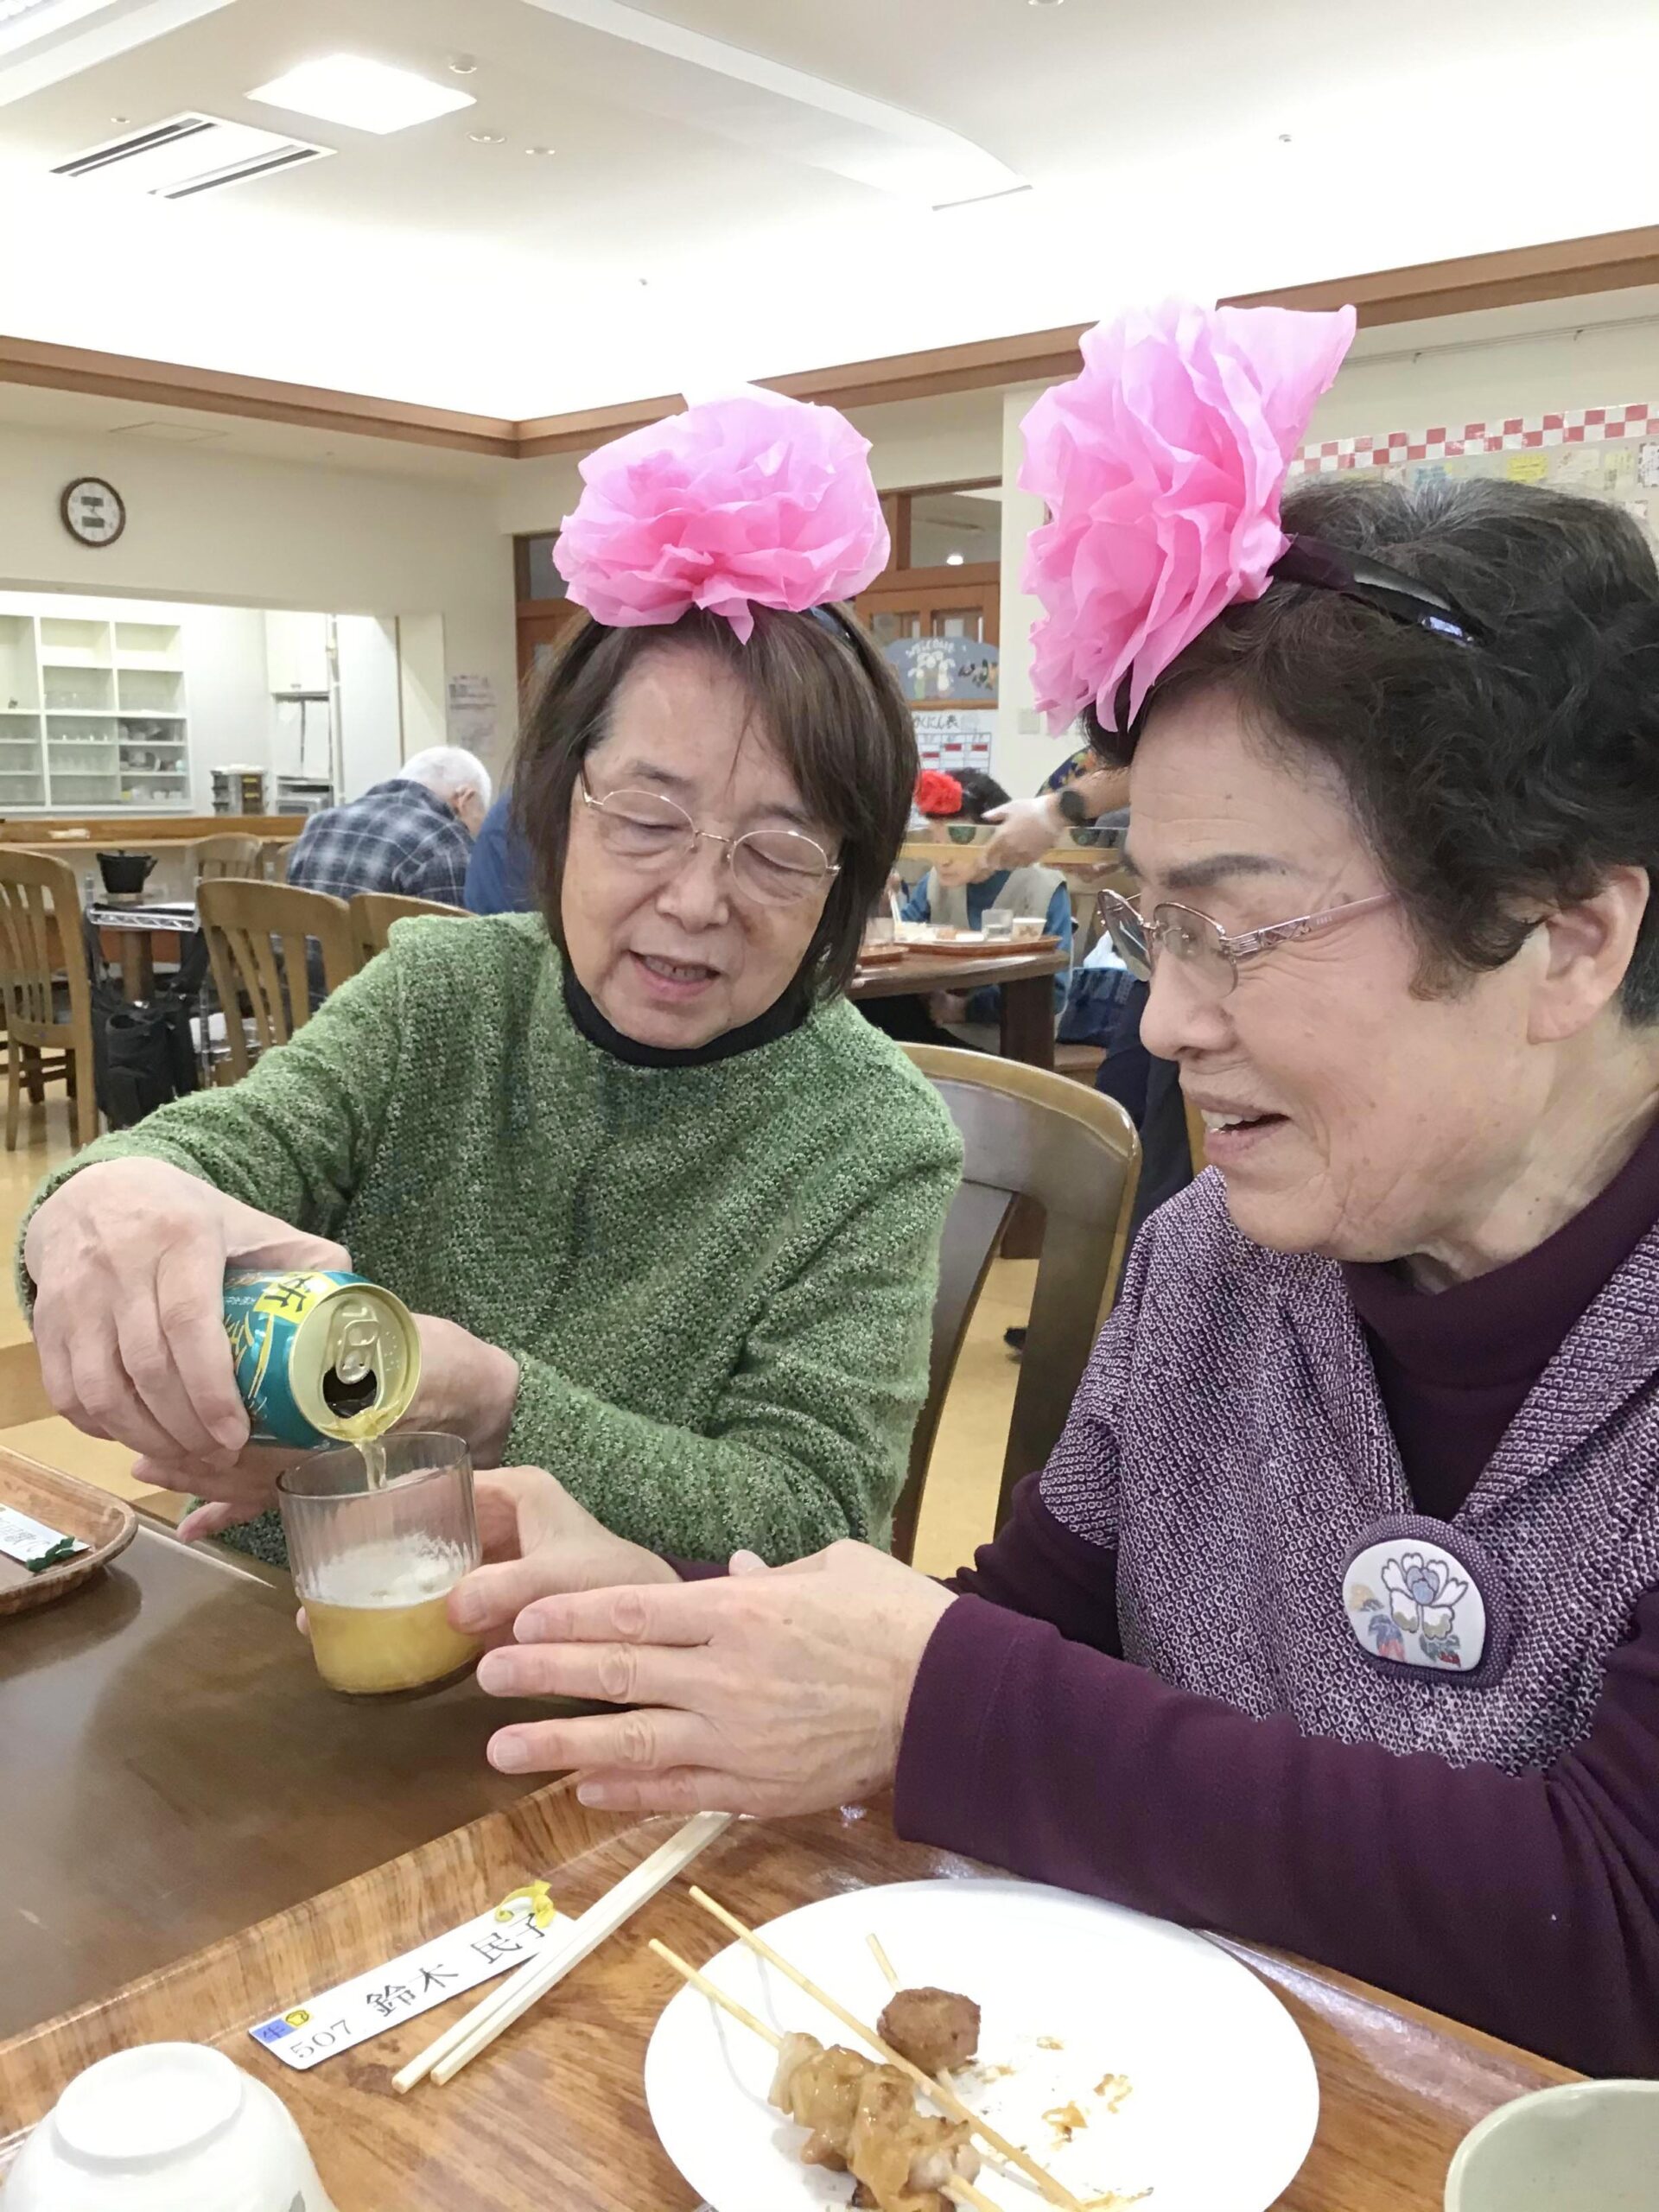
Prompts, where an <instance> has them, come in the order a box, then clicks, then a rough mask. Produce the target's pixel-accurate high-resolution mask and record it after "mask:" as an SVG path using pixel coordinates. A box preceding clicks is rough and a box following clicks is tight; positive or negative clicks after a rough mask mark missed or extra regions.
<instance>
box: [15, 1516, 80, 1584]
mask: <svg viewBox="0 0 1659 2212" xmlns="http://www.w3.org/2000/svg"><path fill="white" fill-rule="evenodd" d="M86 1548H87V1547H86V1545H85V1544H83V1543H82V1541H80V1538H79V1536H66V1535H64V1533H63V1531H62V1529H48V1527H47V1525H46V1523H45V1522H44V1521H34V1520H31V1519H30V1518H29V1515H28V1514H27V1513H19V1512H18V1511H17V1510H16V1507H15V1506H10V1505H0V1552H3V1553H4V1554H5V1555H6V1557H7V1558H8V1559H15V1560H16V1562H17V1564H18V1566H19V1567H27V1568H28V1569H29V1573H31V1574H38V1573H40V1571H41V1568H42V1567H55V1566H56V1565H57V1564H58V1561H59V1560H65V1559H73V1557H74V1555H75V1554H76V1553H77V1552H84V1551H85V1550H86Z"/></svg>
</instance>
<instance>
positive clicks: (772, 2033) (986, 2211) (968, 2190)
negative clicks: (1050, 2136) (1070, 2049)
mask: <svg viewBox="0 0 1659 2212" xmlns="http://www.w3.org/2000/svg"><path fill="white" fill-rule="evenodd" d="M869 1940H870V1942H871V1943H872V1944H874V1943H875V1940H876V1939H875V1937H874V1936H871V1937H870V1939H869ZM651 1948H652V1950H653V1951H655V1953H656V1954H657V1955H658V1958H659V1959H665V1960H666V1961H667V1962H668V1964H669V1965H670V1966H671V1967H673V1969H674V1971H675V1973H676V1974H678V1975H679V1977H680V1979H681V1980H682V1981H688V1982H690V1985H691V1986H692V1988H693V1989H696V1990H700V1991H701V1992H702V1994H703V1996H705V1997H707V1998H709V1999H710V2000H711V2001H712V2002H713V2003H715V2005H719V2007H720V2009H721V2012H729V2013H730V2014H731V2016H732V2018H734V2020H737V2021H741V2024H742V2025H743V2026H744V2027H746V2028H747V2029H749V2030H751V2031H752V2032H753V2034H755V2035H758V2036H759V2037H760V2040H761V2041H762V2043H767V2044H771V2045H772V2049H773V2050H782V2049H783V2047H784V2039H783V2037H782V2036H780V2035H779V2032H778V2031H777V2029H776V2028H769V2027H768V2026H767V2025H766V2022H765V2021H764V2020H757V2019H756V2018H755V2017H754V2015H753V2012H750V2011H749V2009H748V2007H747V2005H740V2004H739V2003H738V2001H737V1999H736V1998H735V1997H728V1995H727V1994H726V1992H725V1991H724V1990H723V1989H722V1988H721V1986H720V1984H719V1983H718V1982H717V1981H710V1980H709V1977H708V1975H707V1974H699V1973H698V1971H697V1969H696V1967H694V1966H689V1965H688V1964H687V1963H686V1961H684V1960H683V1958H682V1957H681V1956H680V1955H679V1953H678V1952H677V1951H671V1950H670V1949H669V1948H668V1946H667V1944H666V1943H659V1942H658V1940H657V1938H656V1937H655V1936H652V1939H651ZM876 1948H878V1949H879V1948H880V1946H879V1945H877V1946H876ZM944 2195H945V2196H949V2197H950V2198H952V2199H953V2200H954V2202H957V2204H969V2205H971V2206H972V2207H973V2208H974V2212H1001V2206H1000V2205H997V2204H993V2203H992V2202H991V2200H990V2198H989V2197H988V2196H984V2195H983V2194H982V2192H981V2191H980V2190H976V2188H975V2187H974V2184H973V2183H972V2182H970V2181H964V2180H963V2178H962V2177H961V2176H960V2175H958V2176H956V2177H953V2178H952V2179H951V2180H950V2181H948V2182H946V2183H945V2184H944Z"/></svg>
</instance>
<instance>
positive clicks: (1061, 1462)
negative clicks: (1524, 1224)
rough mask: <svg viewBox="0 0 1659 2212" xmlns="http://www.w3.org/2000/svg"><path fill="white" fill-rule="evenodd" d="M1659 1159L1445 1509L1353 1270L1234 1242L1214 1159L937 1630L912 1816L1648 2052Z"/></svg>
mask: <svg viewBox="0 0 1659 2212" xmlns="http://www.w3.org/2000/svg"><path fill="white" fill-rule="evenodd" d="M1650 1147H1653V1148H1654V1149H1655V1150H1656V1151H1659V1147H1656V1145H1655V1141H1653V1140H1650V1141H1649V1147H1643V1154H1639V1155H1638V1160H1637V1163H1633V1166H1632V1169H1631V1170H1629V1171H1627V1175H1626V1177H1625V1178H1621V1179H1620V1180H1621V1183H1622V1184H1624V1185H1626V1198H1625V1199H1624V1201H1621V1200H1620V1199H1619V1198H1618V1197H1617V1196H1615V1197H1614V1198H1612V1199H1611V1203H1610V1204H1609V1205H1605V1206H1604V1205H1601V1204H1600V1202H1598V1205H1599V1216H1600V1218H1601V1220H1602V1221H1603V1223H1604V1224H1605V1232H1606V1236H1607V1238H1608V1240H1609V1242H1608V1250H1609V1253H1610V1256H1609V1257H1608V1258H1607V1259H1606V1261H1605V1263H1604V1265H1603V1267H1602V1268H1601V1271H1600V1275H1599V1281H1601V1282H1602V1283H1603V1285H1604V1287H1601V1288H1600V1289H1599V1292H1598V1293H1597V1294H1595V1295H1594V1297H1593V1299H1592V1300H1591V1302H1590V1304H1589V1306H1588V1310H1587V1311H1584V1312H1583V1313H1582V1314H1581V1318H1580V1319H1578V1320H1577V1322H1576V1324H1575V1325H1573V1326H1571V1327H1570V1328H1569V1329H1567V1333H1566V1338H1565V1341H1564V1342H1561V1341H1560V1333H1559V1331H1558V1334H1557V1343H1558V1344H1559V1349H1558V1350H1557V1351H1555V1353H1554V1357H1551V1358H1548V1362H1547V1363H1546V1364H1544V1365H1543V1367H1542V1371H1541V1374H1539V1375H1538V1376H1537V1379H1536V1380H1535V1383H1533V1386H1532V1387H1531V1389H1529V1390H1527V1389H1525V1387H1524V1383H1522V1389H1521V1391H1520V1393H1519V1394H1518V1395H1519V1396H1521V1397H1522V1398H1523V1399H1524V1402H1521V1403H1520V1407H1519V1411H1518V1412H1517V1413H1516V1414H1515V1417H1514V1418H1513V1420H1511V1421H1509V1423H1508V1426H1507V1427H1504V1428H1503V1433H1502V1435H1501V1440H1499V1441H1498V1443H1497V1449H1496V1451H1495V1452H1492V1454H1491V1459H1490V1461H1489V1463H1488V1464H1487V1465H1485V1466H1484V1468H1483V1469H1482V1470H1481V1471H1480V1472H1479V1475H1478V1479H1477V1480H1475V1481H1474V1483H1473V1485H1472V1488H1469V1489H1468V1494H1467V1496H1466V1497H1463V1496H1462V1491H1463V1490H1464V1489H1465V1487H1467V1475H1466V1474H1465V1476H1464V1478H1463V1479H1462V1480H1459V1478H1458V1476H1457V1471H1456V1469H1455V1467H1454V1468H1452V1469H1450V1470H1448V1469H1446V1468H1445V1467H1441V1468H1440V1469H1439V1470H1437V1481H1438V1484H1439V1489H1440V1495H1441V1497H1442V1498H1443V1500H1444V1503H1446V1504H1447V1505H1451V1504H1452V1501H1453V1500H1460V1502H1459V1503H1457V1504H1456V1505H1455V1510H1453V1511H1452V1517H1451V1519H1450V1520H1447V1521H1436V1520H1432V1519H1428V1518H1427V1517H1424V1516H1422V1515H1421V1513H1420V1512H1419V1511H1418V1500H1417V1499H1416V1498H1415V1497H1414V1495H1413V1492H1412V1491H1411V1489H1410V1487H1409V1486H1408V1480H1407V1474H1406V1469H1405V1467H1404V1465H1402V1459H1401V1454H1400V1452H1399V1450H1398V1449H1397V1448H1396V1445H1395V1438H1394V1435H1393V1433H1392V1432H1391V1429H1390V1426H1389V1418H1388V1414H1387V1413H1386V1412H1385V1410H1384V1403H1383V1397H1382V1395H1380V1393H1379V1389H1378V1383H1377V1376H1376V1369H1375V1368H1374V1366H1373V1362H1372V1357H1371V1354H1370V1350H1369V1349H1368V1344H1367V1340H1366V1337H1365V1334H1364V1332H1363V1329H1362V1327H1361V1325H1360V1322H1359V1320H1358V1319H1357V1316H1356V1313H1355V1310H1354V1306H1353V1303H1352V1302H1351V1298H1350V1295H1349V1292H1348V1289H1347V1287H1345V1286H1344V1278H1343V1273H1342V1271H1341V1270H1340V1269H1339V1268H1337V1267H1336V1266H1335V1265H1333V1264H1332V1263H1330V1262H1324V1261H1320V1260H1316V1259H1313V1258H1308V1257H1302V1256H1286V1255H1279V1254H1274V1253H1270V1252H1268V1251H1265V1250H1263V1249H1262V1248H1261V1247H1259V1246H1257V1245H1255V1244H1253V1243H1250V1242H1249V1240H1248V1239H1246V1238H1245V1237H1243V1236H1241V1235H1240V1234H1239V1232H1238V1231H1237V1230H1235V1229H1234V1228H1233V1226H1232V1224H1231V1223H1230V1220H1229V1218H1228V1216H1227V1212H1226V1208H1225V1204H1224V1196H1223V1192H1222V1187H1221V1185H1220V1181H1219V1179H1218V1178H1217V1176H1215V1175H1213V1174H1212V1175H1209V1176H1205V1177H1203V1178H1201V1179H1199V1180H1198V1182H1197V1183H1195V1184H1194V1185H1192V1188H1191V1189H1190V1190H1189V1191H1187V1192H1185V1193H1183V1194H1182V1195H1181V1196H1180V1197H1179V1198H1176V1199H1174V1200H1173V1201H1172V1202H1171V1203H1170V1204H1169V1205H1166V1207H1164V1208H1163V1209H1162V1210H1161V1211H1160V1212H1159V1213H1158V1214H1157V1215H1156V1216H1155V1217H1154V1219H1153V1220H1152V1221H1151V1222H1150V1223H1149V1224H1148V1225H1147V1229H1146V1230H1145V1231H1144V1232H1143V1233H1142V1235H1141V1238H1140V1240H1139V1242H1138V1243H1137V1245H1136V1247H1135V1252H1134V1254H1133V1255H1132V1258H1131V1262H1130V1266H1129V1269H1128V1275H1127V1278H1126V1281H1125V1284H1124V1288H1123V1294H1122V1299H1121V1300H1120V1302H1119V1305H1118V1307H1117V1310H1116V1313H1115V1314H1114V1316H1113V1319H1112V1320H1111V1323H1110V1324H1109V1326H1108V1328H1107V1330H1106V1332H1105V1333H1104V1335H1103V1338H1102V1340H1101V1343H1100V1344H1099V1346H1098V1347H1097V1349H1096V1353H1095V1356H1094V1358H1093V1360H1092V1361H1091V1363H1090V1369H1089V1371H1088V1373H1087V1375H1086V1376H1085V1378H1084V1383H1083V1386H1082V1388H1081V1389H1080V1390H1079V1393H1078V1395H1077V1400H1076V1402H1075V1403H1074V1405H1073V1408H1072V1412H1071V1420H1070V1421H1069V1422H1068V1424H1067V1427H1066V1430H1065V1435H1064V1436H1063V1438H1062V1440H1061V1441H1060V1444H1059V1446H1058V1448H1057V1449H1056V1451H1055V1453H1054V1456H1053V1458H1052V1460H1051V1461H1050V1464H1049V1465H1048V1467H1047V1468H1046V1471H1044V1473H1043V1474H1042V1476H1041V1477H1040V1478H1034V1479H1033V1481H1032V1482H1030V1483H1028V1484H1026V1485H1024V1487H1023V1488H1022V1491H1021V1493H1020V1500H1019V1503H1018V1506H1017V1509H1016V1511H1015V1514H1014V1519H1013V1520H1012V1521H1011V1522H1010V1523H1009V1526H1008V1528H1007V1529H1005V1531H1004V1532H1003V1534H1002V1535H1001V1537H999V1539H998V1540H997V1541H996V1543H995V1544H994V1545H991V1546H988V1547H987V1548H986V1549H985V1550H983V1551H982V1553H981V1554H979V1559H978V1561H977V1567H976V1572H975V1573H971V1574H967V1575H964V1576H963V1577H962V1578H961V1580H960V1582H959V1584H958V1587H959V1588H960V1589H962V1590H963V1592H965V1593H966V1594H965V1595H964V1596H963V1599H962V1601H961V1602H960V1603H958V1604H957V1605H954V1606H953V1607H952V1608H951V1609H950V1612H949V1613H947V1614H946V1615H945V1617H944V1619H943V1621H942V1622H941V1623H940V1624H939V1627H938V1630H937V1631H936V1632H935V1635H934V1637H933V1639H932V1642H931V1644H930V1646H929V1649H928V1652H927V1655H926V1657H925V1661H924V1663H923V1667H922V1670H921V1674H920V1675H919V1677H918V1681H917V1685H916V1689H915V1693H914V1695H913V1697H912V1703H911V1707H910V1712H909V1715H908V1718H907V1721H906V1730H905V1736H904V1742H903V1746H902V1751H901V1757H900V1763H899V1776H898V1786H897V1812H898V1819H899V1827H900V1829H901V1831H902V1832H903V1833H905V1834H909V1835H912V1836H915V1837H917V1838H919V1839H923V1840H928V1841H931V1842H937V1843H942V1844H946V1845H949V1846H951V1847H955V1848H957V1849H959V1850H964V1851H969V1852H972V1853H976V1855H978V1856H981V1857H984V1858H988V1859H992V1860H994V1861H996V1862H998V1863H1000V1864H1002V1865H1005V1866H1013V1867H1014V1868H1017V1869H1018V1870H1020V1872H1026V1873H1028V1874H1032V1875H1034V1876H1037V1877H1039V1878H1045V1879H1047V1880H1051V1881H1056V1882H1060V1883H1064V1884H1066V1885H1070V1886H1071V1887H1074V1888H1078V1889H1083V1890H1087V1891H1094V1892H1096V1893H1097V1894H1100V1895H1103V1896H1109V1897H1117V1898H1121V1899H1122V1900H1123V1901H1125V1902H1127V1903H1129V1904H1136V1905H1140V1906H1141V1907H1143V1908H1144V1909H1146V1910H1150V1911H1154V1912H1159V1913H1164V1914H1167V1915H1170V1916H1173V1917H1175V1918H1178V1919H1181V1920H1185V1921H1188V1922H1191V1923H1198V1924H1204V1925H1211V1926H1218V1927H1222V1928H1224V1929H1229V1930H1230V1931H1232V1932H1234V1933H1236V1934H1239V1935H1243V1936H1254V1937H1256V1938H1259V1939H1262V1940H1266V1941H1269V1942H1277V1943H1281V1944H1283V1945H1286V1946H1287V1947H1288V1948H1292V1949H1294V1950H1298V1951H1301V1952H1304V1953H1306V1954H1308V1955H1312V1956H1313V1957H1315V1958H1319V1959H1321V1960H1323V1961H1327V1962H1329V1963H1330V1964H1332V1965H1334V1966H1338V1967H1344V1968H1345V1969H1347V1970H1349V1971H1351V1972H1353V1973H1356V1974H1362V1975H1363V1976H1365V1977H1366V1978H1368V1979H1370V1980H1374V1981H1377V1982H1380V1983H1382V1984H1383V1985H1384V1986H1388V1987H1390V1988H1393V1989H1395V1990H1398V1991H1400V1992H1401V1993H1403V1994H1406V1995H1408V1996H1411V1997H1414V1998H1416V1999H1419V2000H1421V2001H1422V2002H1424V2003H1427V2004H1429V2005H1434V2006H1436V2007H1438V2008H1439V2009H1440V2010H1442V2011H1445V2012H1451V2013H1452V2014H1454V2015H1456V2016H1458V2017H1459V2018H1464V2019H1466V2020H1469V2021H1471V2022H1472V2023H1474V2024H1478V2025H1480V2026H1483V2027H1485V2028H1488V2029H1490V2030H1491V2031H1494V2032H1496V2033H1498V2034H1500V2035H1503V2036H1507V2037H1510V2038H1511V2039H1513V2040H1516V2041H1518V2042H1521V2043H1523V2044H1530V2045H1531V2046H1533V2047H1534V2048H1536V2049H1538V2050H1545V2051H1548V2052H1549V2053H1551V2054H1552V2055H1554V2056H1558V2057H1560V2058H1562V2059H1564V2060H1566V2061H1567V2063H1572V2064H1576V2065H1579V2066H1581V2067H1584V2068H1586V2069H1588V2070H1592V2071H1599V2072H1652V2071H1659V1594H1650V1593H1654V1592H1655V1588H1656V1585H1659V1230H1652V1229H1649V1231H1648V1233H1647V1234H1645V1235H1637V1234H1634V1233H1633V1232H1632V1231H1631V1230H1630V1226H1629V1207H1630V1206H1631V1205H1635V1206H1637V1207H1640V1206H1642V1205H1648V1206H1649V1210H1648V1211H1647V1212H1646V1214H1645V1217H1644V1218H1645V1220H1646V1222H1648V1223H1651V1222H1652V1220H1653V1212H1652V1211H1651V1206H1650V1204H1649V1196H1648V1195H1647V1194H1646V1186H1647V1185H1648V1184H1649V1183H1651V1182H1652V1181H1653V1174H1652V1172H1651V1171H1652V1167H1653V1161H1652V1160H1647V1161H1646V1164H1645V1166H1643V1157H1644V1155H1646V1154H1648V1153H1649V1148H1650ZM1610 1217H1611V1218H1610ZM1621 1228H1622V1233H1621ZM1592 1229H1593V1224H1592ZM1564 1234H1566V1232H1564ZM1590 1234H1591V1230H1586V1231H1585V1232H1583V1233H1581V1234H1580V1236H1579V1237H1578V1238H1577V1239H1575V1240H1573V1241H1574V1243H1575V1246H1578V1245H1582V1244H1583V1243H1585V1242H1586V1236H1589V1235H1590ZM1502 1272H1507V1271H1502ZM1563 1272H1564V1270H1560V1269H1556V1270H1552V1269H1551V1268H1548V1267H1547V1266H1546V1267H1541V1268H1537V1269H1536V1270H1535V1273H1536V1274H1537V1275H1538V1277H1539V1279H1540V1280H1545V1279H1548V1277H1549V1276H1550V1275H1551V1274H1552V1273H1554V1274H1562V1273H1563ZM1597 1279H1598V1278H1596V1277H1595V1276H1594V1275H1593V1274H1592V1281H1593V1280H1597ZM1450 1295H1452V1296H1454V1297H1455V1296H1459V1295H1460V1294H1456V1293H1454V1294H1450ZM1424 1303H1425V1304H1426V1305H1432V1304H1433V1300H1426V1301H1424ZM1454 1311H1455V1309H1453V1308H1448V1309H1447V1316H1448V1319H1450V1318H1451V1316H1452V1313H1453V1312H1454ZM1568 1318H1570V1317H1568ZM1565 1325H1566V1324H1565V1320H1564V1321H1563V1323H1562V1324H1561V1326H1563V1327H1565ZM1546 1349H1547V1348H1546ZM1543 1357H1544V1354H1543V1353H1542V1352H1541V1353H1540V1359H1541V1360H1542V1358H1543ZM1511 1380H1513V1378H1511ZM1396 1393H1398V1396H1397V1402H1398V1403H1400V1404H1401V1405H1402V1406H1404V1405H1406V1404H1408V1402H1414V1401H1412V1398H1411V1393H1410V1390H1409V1389H1408V1388H1407V1387H1406V1386H1405V1385H1403V1384H1402V1383H1401V1381H1400V1377H1399V1376H1395V1377H1394V1387H1393V1388H1391V1389H1390V1392H1389V1395H1390V1399H1391V1400H1395V1399H1396ZM1493 1403H1494V1401H1493V1399H1492V1398H1491V1396H1490V1395H1488V1396H1486V1397H1484V1399H1482V1401H1481V1405H1480V1407H1479V1408H1478V1416H1477V1423H1476V1425H1477V1427H1478V1418H1479V1417H1482V1416H1483V1415H1484V1414H1491V1410H1492V1405H1493ZM1426 1434H1427V1433H1426ZM1432 1447H1433V1437H1432V1434H1427V1441H1425V1442H1424V1443H1423V1445H1422V1447H1421V1450H1422V1455H1423V1456H1424V1458H1425V1459H1432V1457H1433V1448H1432ZM987 1600H988V1601H990V1602H986V1601H987Z"/></svg>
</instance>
